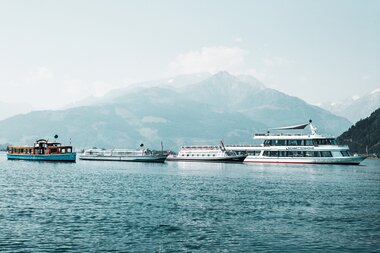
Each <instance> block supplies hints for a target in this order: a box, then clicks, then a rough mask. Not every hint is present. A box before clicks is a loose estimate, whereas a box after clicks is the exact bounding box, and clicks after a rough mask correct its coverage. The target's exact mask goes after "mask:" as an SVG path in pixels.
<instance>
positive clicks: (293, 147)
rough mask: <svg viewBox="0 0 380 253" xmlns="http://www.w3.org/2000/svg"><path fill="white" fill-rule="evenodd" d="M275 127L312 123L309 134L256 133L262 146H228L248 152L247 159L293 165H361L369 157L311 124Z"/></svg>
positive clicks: (255, 137) (293, 128)
mask: <svg viewBox="0 0 380 253" xmlns="http://www.w3.org/2000/svg"><path fill="white" fill-rule="evenodd" d="M311 123H312V121H311V120H310V122H309V123H308V124H302V125H295V126H289V127H280V128H272V129H270V130H281V131H287V130H297V129H304V128H305V127H306V126H308V125H309V126H310V130H311V133H310V134H299V133H298V134H296V133H292V134H289V133H276V134H273V133H270V131H268V132H267V133H265V134H255V136H254V139H255V140H262V141H263V143H262V144H261V145H227V146H226V149H227V150H230V151H235V152H237V153H239V154H247V155H248V156H247V158H246V159H245V161H244V162H251V163H294V164H297V163H298V164H347V165H358V164H360V162H362V161H363V160H364V159H365V158H366V157H365V156H359V155H356V154H354V155H353V154H351V152H350V150H349V148H348V146H347V145H343V146H342V145H338V144H337V143H336V140H335V138H333V137H327V136H324V135H320V134H317V132H316V128H315V127H314V126H313V125H312V124H311Z"/></svg>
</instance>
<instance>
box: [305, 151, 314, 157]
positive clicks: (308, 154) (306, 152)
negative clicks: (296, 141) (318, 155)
mask: <svg viewBox="0 0 380 253" xmlns="http://www.w3.org/2000/svg"><path fill="white" fill-rule="evenodd" d="M313 156H314V152H313V151H305V157H313Z"/></svg>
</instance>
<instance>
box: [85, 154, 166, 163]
mask: <svg viewBox="0 0 380 253" xmlns="http://www.w3.org/2000/svg"><path fill="white" fill-rule="evenodd" d="M166 157H167V156H166V155H162V156H161V155H160V156H148V155H147V156H95V155H80V156H79V159H80V160H92V161H119V162H162V163H163V162H165V160H166Z"/></svg>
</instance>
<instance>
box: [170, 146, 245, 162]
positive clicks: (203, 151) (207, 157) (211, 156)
mask: <svg viewBox="0 0 380 253" xmlns="http://www.w3.org/2000/svg"><path fill="white" fill-rule="evenodd" d="M246 157H247V155H246V154H240V155H238V154H237V153H236V152H235V151H232V150H226V149H225V147H224V145H223V143H222V146H182V147H181V149H180V151H179V152H178V154H177V155H169V156H168V158H167V161H189V162H243V161H244V159H245V158H246Z"/></svg>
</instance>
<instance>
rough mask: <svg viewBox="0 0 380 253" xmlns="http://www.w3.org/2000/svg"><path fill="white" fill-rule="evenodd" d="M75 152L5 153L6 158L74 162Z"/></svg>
mask: <svg viewBox="0 0 380 253" xmlns="http://www.w3.org/2000/svg"><path fill="white" fill-rule="evenodd" d="M76 155H77V154H76V153H67V154H57V155H16V154H7V158H8V160H28V161H47V162H74V163H75V162H76Z"/></svg>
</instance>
